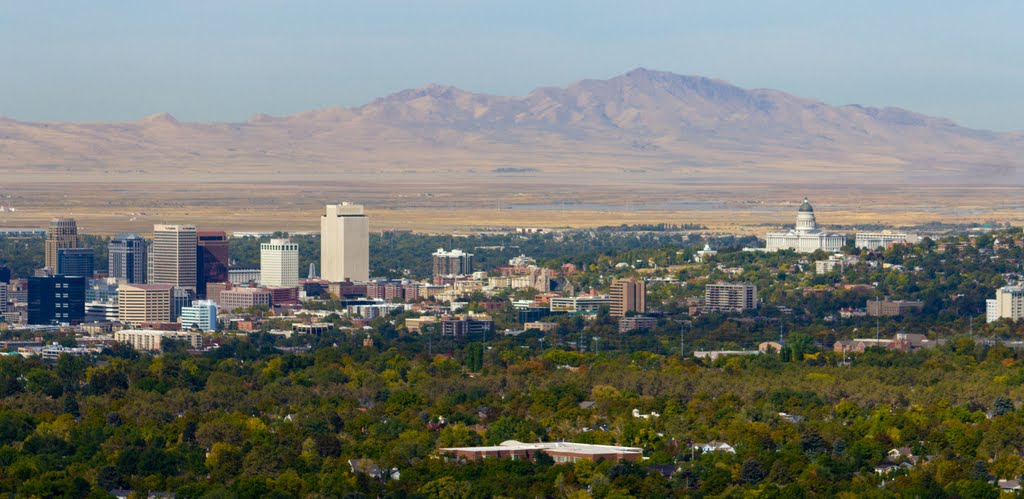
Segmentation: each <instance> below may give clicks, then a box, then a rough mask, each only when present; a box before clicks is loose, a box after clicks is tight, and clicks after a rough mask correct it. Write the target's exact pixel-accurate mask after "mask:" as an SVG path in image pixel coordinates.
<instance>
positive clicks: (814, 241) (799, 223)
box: [766, 198, 846, 253]
mask: <svg viewBox="0 0 1024 499" xmlns="http://www.w3.org/2000/svg"><path fill="white" fill-rule="evenodd" d="M766 238H767V240H768V246H767V250H768V251H780V250H790V249H791V250H794V251H796V252H797V253H813V252H815V251H817V250H824V251H827V252H830V253H834V252H837V251H840V250H841V249H842V248H843V246H845V245H846V236H844V235H842V234H832V233H829V232H824V231H821V230H819V229H818V223H817V221H816V220H815V218H814V208H812V207H811V203H810V202H808V201H807V199H806V198H804V202H803V203H802V204H801V205H800V209H799V210H798V212H797V215H796V227H795V228H794V229H793V230H790V231H787V232H769V233H768V235H767V237H766Z"/></svg>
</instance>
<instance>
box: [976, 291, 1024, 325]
mask: <svg viewBox="0 0 1024 499" xmlns="http://www.w3.org/2000/svg"><path fill="white" fill-rule="evenodd" d="M1022 318H1024V286H1004V287H1002V288H999V289H997V290H996V298H995V299H994V300H985V320H986V321H987V322H995V321H997V320H999V319H1011V320H1014V321H1017V320H1020V319H1022Z"/></svg>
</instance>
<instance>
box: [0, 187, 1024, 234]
mask: <svg viewBox="0 0 1024 499" xmlns="http://www.w3.org/2000/svg"><path fill="white" fill-rule="evenodd" d="M6 187H7V190H6V191H4V193H3V195H4V199H3V200H2V201H3V203H4V204H5V205H6V206H9V207H14V208H15V210H16V211H14V212H10V211H7V212H4V213H0V226H23V225H24V226H42V225H45V223H46V221H47V220H48V219H49V218H51V217H54V216H73V217H74V218H76V219H77V220H78V222H79V226H80V227H81V228H82V230H83V231H85V232H90V233H100V234H109V233H114V232H118V231H140V232H147V231H150V230H151V229H152V225H153V224H155V223H194V224H196V225H198V226H200V227H201V228H204V229H210V230H213V229H222V230H228V231H271V230H283V231H295V232H301V231H316V230H319V215H320V213H321V210H322V205H323V204H326V203H330V202H337V201H341V200H350V201H354V202H359V203H362V204H364V205H366V207H367V210H368V213H369V215H370V217H371V218H370V220H371V228H372V229H373V230H384V229H412V230H416V231H424V232H451V231H456V232H457V231H476V230H486V229H490V228H502V227H543V228H552V229H557V228H577V227H595V226H601V225H618V224H635V223H661V222H667V223H677V224H682V223H693V224H703V225H706V226H707V227H708V228H709V229H711V230H717V231H728V232H749V233H754V234H763V233H764V232H767V231H769V230H773V228H776V227H778V226H782V225H788V224H792V223H793V219H794V216H795V210H796V208H797V206H798V205H799V201H800V200H801V199H802V198H803V197H804V196H808V197H809V198H810V199H811V202H812V204H813V205H814V206H815V209H816V212H817V217H818V222H819V223H820V224H822V225H826V226H827V225H830V224H833V225H835V224H839V225H845V226H857V225H865V224H882V225H886V226H892V227H899V226H906V225H913V224H920V223H926V222H935V221H938V222H951V223H953V222H955V223H983V222H988V221H999V222H1010V223H1013V224H1024V209H1022V208H1024V199H1022V196H1021V189H1019V188H1014V187H998V186H993V187H970V188H964V187H961V186H929V187H913V188H911V187H898V188H887V189H880V188H878V187H875V186H856V185H815V186H811V185H802V186H801V185H793V184H761V183H750V184H744V183H719V184H714V183H693V184H688V185H687V184H682V185H666V184H664V183H650V184H644V183H640V182H635V183H634V184H633V185H628V184H627V185H623V186H615V187H607V186H605V187H601V186H596V187H582V186H581V187H576V188H574V187H573V186H572V185H569V184H564V183H561V184H560V183H548V184H545V185H544V186H541V187H539V186H537V185H524V183H523V182H522V181H521V180H517V179H511V180H510V181H509V182H503V183H501V184H497V185H496V184H494V183H485V182H480V183H477V182H473V181H472V180H468V181H467V182H465V183H461V184H451V183H449V184H447V185H440V184H433V185H430V184H427V183H421V184H415V185H414V186H413V185H410V182H400V183H389V182H388V181H386V180H377V181H374V182H370V181H361V182H353V183H349V184H332V185H318V186H317V185H309V184H304V183H299V182H292V183H285V184H270V183H250V184H246V183H232V184H227V183H223V184H221V183H205V184H184V183H177V182H173V181H170V180H168V181H167V182H165V183H162V184H160V185H153V184H150V183H137V184H122V185H120V186H119V187H118V188H111V187H109V186H105V185H98V184H95V183H93V184H82V183H74V184H72V183H66V184H62V183H36V184H29V185H18V186H16V187H15V188H13V189H12V188H11V187H12V186H10V185H8V186H6Z"/></svg>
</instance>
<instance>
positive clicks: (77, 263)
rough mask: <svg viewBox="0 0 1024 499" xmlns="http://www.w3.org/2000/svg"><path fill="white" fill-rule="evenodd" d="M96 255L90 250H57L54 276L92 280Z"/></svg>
mask: <svg viewBox="0 0 1024 499" xmlns="http://www.w3.org/2000/svg"><path fill="white" fill-rule="evenodd" d="M95 258H96V255H94V254H93V250H92V248H61V249H59V250H57V268H56V269H54V270H55V272H54V274H55V275H66V276H75V277H85V278H87V279H91V278H92V274H93V269H94V267H95Z"/></svg>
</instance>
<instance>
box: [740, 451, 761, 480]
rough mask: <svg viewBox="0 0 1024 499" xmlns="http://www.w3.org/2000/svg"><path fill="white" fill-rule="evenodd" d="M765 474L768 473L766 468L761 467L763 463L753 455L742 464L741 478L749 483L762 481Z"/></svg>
mask: <svg viewBox="0 0 1024 499" xmlns="http://www.w3.org/2000/svg"><path fill="white" fill-rule="evenodd" d="M765 475H766V473H765V471H764V468H762V467H761V463H759V462H758V461H757V459H755V458H753V457H750V458H747V459H746V460H745V461H743V465H742V466H740V480H741V481H742V482H743V483H745V484H747V485H756V484H758V483H761V480H764V478H765Z"/></svg>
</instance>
